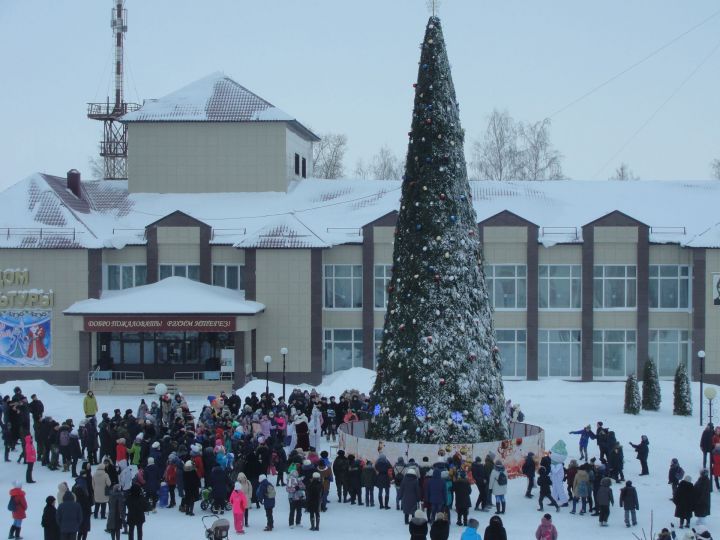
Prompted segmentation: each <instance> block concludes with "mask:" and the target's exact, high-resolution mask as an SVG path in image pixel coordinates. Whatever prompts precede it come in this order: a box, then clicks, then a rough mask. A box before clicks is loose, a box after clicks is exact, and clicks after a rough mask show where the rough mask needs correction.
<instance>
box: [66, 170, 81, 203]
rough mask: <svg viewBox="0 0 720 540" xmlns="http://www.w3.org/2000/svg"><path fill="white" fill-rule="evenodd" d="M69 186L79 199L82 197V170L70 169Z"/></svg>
mask: <svg viewBox="0 0 720 540" xmlns="http://www.w3.org/2000/svg"><path fill="white" fill-rule="evenodd" d="M67 188H68V189H69V190H70V191H72V193H73V195H75V196H76V197H77V198H78V199H82V195H81V194H80V171H78V170H77V169H70V170H69V171H68V172H67Z"/></svg>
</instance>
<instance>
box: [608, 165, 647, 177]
mask: <svg viewBox="0 0 720 540" xmlns="http://www.w3.org/2000/svg"><path fill="white" fill-rule="evenodd" d="M608 180H620V181H630V180H640V177H639V176H635V173H634V172H633V171H632V169H631V168H630V167H629V166H628V164H627V163H621V164H620V166H619V167H618V168H617V169H615V174H613V175H612V176H611V177H610V178H608Z"/></svg>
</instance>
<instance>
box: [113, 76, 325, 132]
mask: <svg viewBox="0 0 720 540" xmlns="http://www.w3.org/2000/svg"><path fill="white" fill-rule="evenodd" d="M121 121H122V122H126V123H135V122H289V123H291V124H293V125H294V126H295V127H297V128H299V129H300V131H302V132H303V133H305V134H306V135H308V136H309V137H310V138H311V139H312V140H319V139H318V138H317V136H316V135H315V134H314V133H312V132H311V131H310V130H308V129H307V128H306V127H305V126H303V125H302V124H300V123H299V122H298V121H297V120H296V119H295V118H293V117H292V116H290V115H289V114H288V113H286V112H285V111H283V110H281V109H278V108H277V107H275V106H274V105H273V104H272V103H269V102H268V101H266V100H264V99H263V98H261V97H260V96H258V95H257V94H254V93H253V92H251V91H250V90H248V89H247V88H245V87H244V86H242V85H240V84H238V83H237V82H235V81H234V80H232V79H231V78H230V77H228V76H227V75H225V74H224V73H220V72H216V73H212V74H210V75H208V76H207V77H203V78H202V79H199V80H197V81H195V82H192V83H190V84H188V85H187V86H183V87H182V88H180V89H179V90H176V91H175V92H172V93H170V94H168V95H167V96H165V97H162V98H159V99H148V100H146V101H145V103H143V106H142V107H140V108H139V109H138V110H137V111H133V112H130V113H128V114H126V115H125V116H123V117H122V118H121Z"/></svg>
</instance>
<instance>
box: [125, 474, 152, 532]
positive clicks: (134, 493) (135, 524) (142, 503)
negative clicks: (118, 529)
mask: <svg viewBox="0 0 720 540" xmlns="http://www.w3.org/2000/svg"><path fill="white" fill-rule="evenodd" d="M125 504H126V505H127V523H128V527H129V529H130V532H129V534H128V540H134V538H135V529H137V537H138V540H142V537H143V530H142V529H143V523H145V511H146V510H147V508H148V502H147V499H146V498H145V495H143V492H142V489H141V488H140V486H138V485H137V484H133V485H132V487H131V488H130V493H128V496H127V499H126V501H125Z"/></svg>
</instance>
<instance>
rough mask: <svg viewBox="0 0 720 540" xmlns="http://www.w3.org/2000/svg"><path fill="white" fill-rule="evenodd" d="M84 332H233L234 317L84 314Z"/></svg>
mask: <svg viewBox="0 0 720 540" xmlns="http://www.w3.org/2000/svg"><path fill="white" fill-rule="evenodd" d="M84 319H85V321H84V328H85V331H86V332H234V331H235V317H213V316H208V317H203V316H201V315H198V316H173V315H167V316H165V315H163V316H160V315H157V316H152V315H148V316H142V317H125V316H117V317H114V316H103V317H89V316H86V317H85V318H84Z"/></svg>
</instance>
